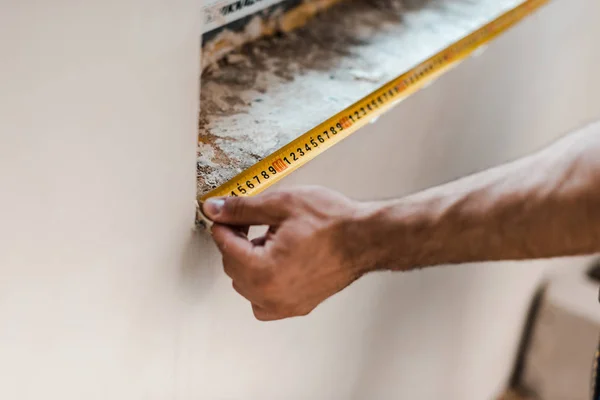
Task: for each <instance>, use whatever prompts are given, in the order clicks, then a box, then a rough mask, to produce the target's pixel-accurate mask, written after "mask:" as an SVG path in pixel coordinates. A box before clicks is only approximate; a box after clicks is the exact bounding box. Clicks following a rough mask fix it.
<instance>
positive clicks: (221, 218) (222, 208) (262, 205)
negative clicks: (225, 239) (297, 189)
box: [202, 193, 289, 225]
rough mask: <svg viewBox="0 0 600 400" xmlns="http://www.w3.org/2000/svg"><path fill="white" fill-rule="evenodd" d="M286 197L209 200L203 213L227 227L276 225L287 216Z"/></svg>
mask: <svg viewBox="0 0 600 400" xmlns="http://www.w3.org/2000/svg"><path fill="white" fill-rule="evenodd" d="M286 197H287V196H286V195H284V194H282V193H279V194H278V193H275V194H273V193H271V194H266V195H259V196H255V197H225V198H222V197H221V198H211V199H208V200H206V201H205V202H204V204H203V208H202V209H203V212H204V213H205V214H206V215H207V216H208V217H209V218H210V219H211V220H213V221H215V222H217V223H220V224H227V225H278V224H280V223H281V222H283V220H284V219H285V218H287V217H288V216H289V213H288V203H289V201H285V200H286Z"/></svg>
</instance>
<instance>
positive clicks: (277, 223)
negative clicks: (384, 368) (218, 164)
mask: <svg viewBox="0 0 600 400" xmlns="http://www.w3.org/2000/svg"><path fill="white" fill-rule="evenodd" d="M360 210H361V206H360V204H359V203H357V202H353V201H351V200H349V199H347V198H346V197H344V196H342V195H340V194H338V193H335V192H332V191H329V190H326V189H323V188H301V189H296V190H284V191H275V192H271V193H267V194H264V195H258V196H255V197H249V198H244V197H228V198H213V199H209V200H208V201H207V202H206V203H204V206H203V211H204V213H205V214H206V215H207V216H208V217H209V218H210V219H212V220H213V221H214V222H215V224H214V225H213V227H212V235H213V238H214V240H215V242H216V243H217V246H218V247H219V249H220V250H221V252H222V253H223V266H224V269H225V273H227V275H229V277H230V278H231V279H232V280H233V288H234V289H235V290H236V291H237V292H238V293H239V294H241V295H242V296H244V297H245V298H246V299H248V300H249V301H250V302H251V303H252V309H253V311H254V315H255V316H256V318H257V319H259V320H261V321H269V320H276V319H282V318H287V317H294V316H300V315H306V314H308V313H309V312H311V311H312V310H313V309H314V308H315V307H316V306H317V305H319V303H321V302H322V301H323V300H325V299H326V298H328V297H329V296H331V295H333V294H335V293H336V292H338V291H340V290H342V289H343V288H345V287H346V286H348V285H349V284H350V283H352V282H353V281H354V280H355V279H357V278H358V277H360V276H361V275H362V274H363V273H364V272H365V271H366V270H367V265H366V264H367V263H366V262H365V263H364V264H363V265H361V264H360V260H359V259H362V258H363V257H355V256H354V254H355V253H356V249H355V248H354V249H352V248H350V247H351V246H356V245H357V243H356V242H355V240H354V239H353V238H351V237H350V236H351V235H352V234H351V233H350V232H354V231H355V230H356V224H357V216H358V215H359V214H360ZM251 225H267V226H269V230H268V231H267V233H266V234H265V235H264V236H262V237H260V238H257V239H253V240H252V241H250V240H249V239H248V237H247V233H248V228H249V226H251ZM363 255H364V254H363Z"/></svg>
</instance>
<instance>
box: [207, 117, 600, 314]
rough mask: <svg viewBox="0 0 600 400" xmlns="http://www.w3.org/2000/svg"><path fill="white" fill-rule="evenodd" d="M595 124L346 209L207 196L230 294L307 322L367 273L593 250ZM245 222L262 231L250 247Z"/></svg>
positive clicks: (328, 203)
mask: <svg viewBox="0 0 600 400" xmlns="http://www.w3.org/2000/svg"><path fill="white" fill-rule="evenodd" d="M599 154H600V122H598V123H596V124H593V125H589V126H587V127H585V128H583V129H582V130H580V131H579V132H577V133H574V134H572V135H570V136H568V137H566V138H564V139H562V140H560V141H558V142H556V143H555V144H553V145H551V146H549V147H548V148H546V149H544V150H542V151H539V152H538V153H536V154H533V155H531V156H528V157H525V158H523V159H520V160H517V161H514V162H512V163H509V164H505V165H502V166H499V167H496V168H492V169H490V170H487V171H483V172H480V173H477V174H474V175H471V176H468V177H465V178H462V179H459V180H457V181H454V182H449V183H447V184H444V185H441V186H437V187H434V188H431V189H428V190H425V191H423V192H419V193H415V194H413V195H410V196H407V197H404V198H401V199H398V200H390V201H385V202H379V203H358V202H353V201H351V200H349V199H347V198H345V197H343V196H341V195H339V194H336V193H334V192H331V191H328V190H326V189H321V188H303V189H296V190H287V191H279V192H272V193H269V194H265V195H262V196H257V197H253V198H237V197H236V198H227V199H212V200H210V201H208V202H207V203H206V204H205V205H204V212H205V214H207V215H208V216H209V218H211V219H212V220H213V221H215V222H216V224H215V225H214V226H213V236H214V238H215V241H216V242H217V244H218V246H219V248H220V249H221V252H222V253H223V263H224V265H225V272H226V273H227V274H228V275H229V276H230V277H231V278H232V279H233V287H234V288H235V289H236V290H237V291H238V292H239V293H240V294H242V296H244V297H246V298H247V299H248V300H250V301H251V302H252V308H253V309H254V314H255V315H256V317H257V318H258V319H260V320H273V319H279V318H285V317H291V316H296V315H305V314H307V313H309V312H310V311H311V310H313V309H314V308H315V307H316V306H317V305H318V304H319V303H320V302H322V301H323V300H325V299H326V298H327V297H329V296H331V295H332V294H334V293H336V292H338V291H340V290H341V289H343V288H344V287H346V286H348V285H349V284H350V283H351V282H352V281H354V280H355V279H357V278H358V277H360V276H361V275H363V274H364V273H365V272H367V271H371V270H375V269H381V268H385V269H394V270H407V269H411V268H418V267H426V266H432V265H440V264H458V263H466V262H481V261H499V260H523V259H532V258H542V257H561V256H573V255H583V254H591V253H596V252H600V157H599V156H598V155H599ZM250 225H268V226H269V227H270V229H269V231H268V233H267V234H266V235H265V236H263V237H261V238H259V239H255V240H253V241H249V240H248V237H247V232H248V227H249V226H250Z"/></svg>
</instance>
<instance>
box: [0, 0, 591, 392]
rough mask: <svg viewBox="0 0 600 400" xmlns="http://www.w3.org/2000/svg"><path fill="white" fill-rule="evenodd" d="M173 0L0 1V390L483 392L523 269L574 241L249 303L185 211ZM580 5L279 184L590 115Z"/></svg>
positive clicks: (372, 192) (531, 140)
mask: <svg viewBox="0 0 600 400" xmlns="http://www.w3.org/2000/svg"><path fill="white" fill-rule="evenodd" d="M194 3H195V2H193V1H191V0H176V1H173V0H171V1H166V0H155V1H150V2H148V1H141V0H126V1H119V2H117V1H113V0H109V1H104V2H95V3H94V5H93V6H90V5H89V3H87V5H85V6H84V3H81V2H75V1H69V0H61V1H55V2H53V3H52V4H46V3H40V2H33V1H23V2H19V3H18V4H17V3H14V4H11V5H3V6H2V7H3V10H2V12H1V13H0V48H2V51H3V61H2V63H1V64H0V86H1V87H2V90H1V91H0V187H1V193H2V196H0V210H1V211H0V221H2V223H1V224H0V398H3V399H19V400H20V399H39V398H45V399H61V400H70V399H82V398H85V399H108V398H110V399H124V400H125V399H127V400H131V399H151V400H164V399H169V400H171V399H177V400H197V399H201V400H204V399H206V400H247V399H249V400H254V399H256V400H279V399H286V400H288V399H289V400H296V399H298V400H301V399H308V398H310V399H316V400H329V399H351V400H363V399H391V398H394V399H404V398H406V399H438V398H444V399H456V400H465V399H467V400H470V399H473V400H481V399H490V398H492V397H493V395H494V394H496V393H497V392H498V391H499V390H500V389H501V387H502V386H503V385H504V384H505V381H506V379H507V377H508V375H509V373H510V368H511V364H512V361H513V357H514V351H515V349H516V346H517V339H518V337H519V333H520V328H521V323H522V321H523V318H524V314H525V306H526V305H527V304H528V301H529V299H530V296H531V293H532V291H533V290H534V288H535V287H536V284H537V282H538V280H539V278H540V277H541V276H542V274H543V273H544V272H545V271H546V270H548V269H550V268H569V267H570V266H572V265H573V264H580V263H582V262H583V260H579V259H578V260H557V261H553V262H535V263H498V264H493V265H469V266H455V267H449V268H443V269H429V270H425V271H421V272H415V273H407V274H374V275H372V276H369V277H366V278H365V279H363V280H361V281H359V282H357V283H356V284H354V285H353V286H352V287H350V288H349V289H348V290H346V291H344V292H342V293H340V294H339V295H338V296H335V297H334V298H332V299H330V300H329V301H327V302H326V303H325V304H323V305H322V306H321V307H319V308H318V309H317V310H316V311H315V312H314V313H313V314H311V315H310V316H308V317H306V318H301V319H293V320H287V321H281V322H277V323H268V324H265V323H259V322H257V321H255V320H253V318H252V314H251V311H250V308H249V306H248V304H247V303H246V302H245V301H244V300H243V299H241V298H239V297H238V296H237V295H236V294H235V292H234V291H233V290H231V288H230V282H229V281H228V279H226V277H225V276H224V274H223V273H222V271H221V269H220V268H221V267H220V260H219V255H218V253H217V252H216V250H215V248H214V246H213V245H212V243H211V241H210V238H208V237H207V236H206V235H194V234H193V233H192V231H191V229H192V219H193V214H194V205H193V201H194V188H195V185H194V175H195V168H194V164H195V149H196V146H195V144H196V117H197V109H196V107H197V98H198V93H197V90H198V82H197V77H198V71H199V60H198V57H197V49H198V46H199V44H198V38H199V32H200V30H199V26H198V25H199V24H198V21H199V20H200V18H199V16H200V13H199V6H198V5H197V4H194ZM597 15H600V3H598V2H592V1H589V0H570V1H567V0H555V2H554V3H553V4H552V5H550V6H549V7H547V8H546V9H544V10H543V11H542V12H541V13H539V14H537V15H536V16H535V17H533V18H532V19H529V20H528V21H527V22H525V23H524V24H523V25H521V26H519V27H517V28H516V29H514V30H513V31H511V32H510V33H508V34H507V35H506V36H503V37H502V38H500V39H499V40H498V41H497V42H495V43H494V44H492V45H491V47H490V48H489V49H488V50H487V51H486V52H485V53H483V55H481V56H480V57H478V58H474V59H471V60H469V61H467V62H466V63H464V64H463V65H461V66H460V67H459V68H458V69H456V70H454V71H452V72H451V73H450V74H448V75H447V76H445V77H444V78H442V79H441V80H440V81H438V82H437V83H436V84H435V85H433V86H431V87H429V88H428V89H426V90H424V91H422V92H420V93H419V94H417V95H415V96H414V97H412V98H410V99H408V100H406V101H405V102H404V103H402V104H401V105H400V106H398V107H397V108H396V109H395V110H394V111H392V112H391V113H389V114H388V115H386V116H384V117H382V118H380V119H379V121H377V123H375V124H373V125H370V126H369V127H367V128H365V129H364V130H363V131H361V132H360V133H358V134H356V135H354V136H353V137H351V138H349V139H348V140H347V141H345V142H344V143H342V144H340V145H339V146H336V147H335V148H333V149H332V150H330V151H328V152H327V153H326V154H325V155H323V156H322V157H320V158H318V159H317V160H315V161H314V162H312V163H311V164H309V165H308V166H306V167H304V168H303V169H301V170H300V171H298V172H297V173H295V174H294V175H292V176H291V177H290V178H289V179H287V180H286V181H284V182H283V184H285V185H291V184H300V183H316V184H323V185H327V186H330V187H333V188H335V189H338V190H340V191H342V192H344V193H346V194H348V195H351V196H355V197H360V198H368V197H369V198H371V197H377V198H381V197H389V196H398V195H402V194H405V193H408V192H412V191H415V190H418V189H421V188H424V187H427V186H430V185H434V184H437V183H440V182H444V181H447V180H450V179H453V178H456V177H459V176H462V175H465V174H467V173H470V172H474V171H477V170H480V169H482V168H485V167H488V166H491V165H495V164H497V163H500V162H503V161H506V160H509V159H512V158H514V157H517V156H520V155H523V154H526V153H527V152H530V151H532V150H535V149H537V148H539V147H540V146H542V145H545V144H546V143H548V142H550V141H551V140H553V139H554V138H557V137H559V136H560V135H562V134H564V133H565V132H567V131H569V130H570V129H573V128H576V127H578V126H580V125H582V124H584V123H586V122H588V121H590V120H592V119H597V118H600V77H598V76H597V75H595V74H594V72H596V71H597V69H598V67H597V66H598V65H600V52H598V45H597V43H598V38H599V37H600V26H598V25H597V23H596V22H597V21H596V19H597V18H596V16H597ZM196 17H198V18H196ZM324 170H327V171H328V172H327V173H323V172H322V171H324ZM549 173H551V171H549ZM375 177H377V179H375ZM384 182H388V183H389V182H391V183H392V184H391V185H389V186H384Z"/></svg>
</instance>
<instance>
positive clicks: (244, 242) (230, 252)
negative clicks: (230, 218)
mask: <svg viewBox="0 0 600 400" xmlns="http://www.w3.org/2000/svg"><path fill="white" fill-rule="evenodd" d="M212 237H213V239H214V241H215V243H216V244H217V247H218V248H219V250H220V251H221V253H222V254H223V257H229V258H232V259H233V260H235V261H237V262H241V263H248V262H252V261H253V260H254V258H255V257H256V254H255V252H254V245H253V244H252V243H251V242H250V241H249V240H248V237H247V236H246V235H245V234H244V233H243V232H240V231H239V230H237V229H235V228H232V227H229V226H226V225H220V224H215V225H213V227H212Z"/></svg>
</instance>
